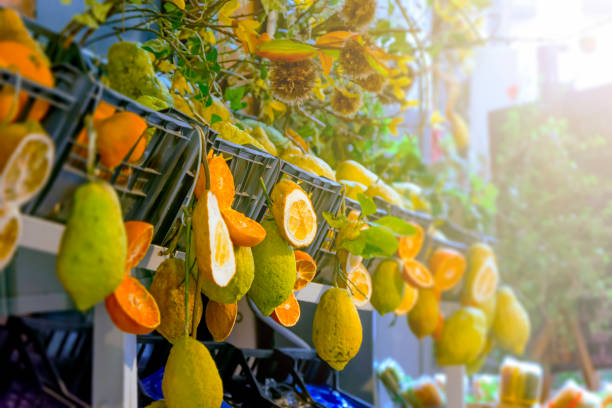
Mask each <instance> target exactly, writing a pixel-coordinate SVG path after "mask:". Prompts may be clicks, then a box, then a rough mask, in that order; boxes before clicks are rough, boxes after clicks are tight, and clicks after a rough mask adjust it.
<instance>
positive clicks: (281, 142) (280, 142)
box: [241, 119, 292, 154]
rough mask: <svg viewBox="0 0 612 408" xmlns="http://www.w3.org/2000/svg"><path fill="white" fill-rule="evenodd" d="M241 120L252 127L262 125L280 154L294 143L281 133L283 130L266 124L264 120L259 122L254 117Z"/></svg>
mask: <svg viewBox="0 0 612 408" xmlns="http://www.w3.org/2000/svg"><path fill="white" fill-rule="evenodd" d="M241 122H242V123H244V124H245V125H247V126H248V127H250V128H251V129H255V128H256V127H261V128H262V129H263V130H264V131H265V132H266V136H267V138H268V139H269V140H270V142H272V144H274V147H275V148H276V152H277V153H278V154H281V153H283V152H284V151H285V150H287V149H288V148H289V147H291V146H292V143H291V141H290V140H289V139H287V138H286V137H285V136H283V135H282V134H281V132H279V131H278V130H277V129H276V128H274V127H272V126H270V125H266V124H265V123H263V122H259V121H256V120H253V119H243V120H242V121H241Z"/></svg>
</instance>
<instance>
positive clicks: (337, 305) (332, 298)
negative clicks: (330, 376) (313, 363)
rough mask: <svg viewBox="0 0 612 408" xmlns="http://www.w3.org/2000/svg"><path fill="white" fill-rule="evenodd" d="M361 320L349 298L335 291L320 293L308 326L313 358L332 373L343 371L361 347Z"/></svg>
mask: <svg viewBox="0 0 612 408" xmlns="http://www.w3.org/2000/svg"><path fill="white" fill-rule="evenodd" d="M362 335H363V334H362V327H361V320H360V319H359V313H357V309H356V308H355V305H354V304H353V302H352V301H351V297H350V296H349V294H348V293H347V292H346V291H345V290H342V289H339V288H330V289H328V290H326V291H325V293H323V295H322V296H321V299H320V300H319V304H318V305H317V309H316V310H315V315H314V320H313V323H312V342H313V343H314V346H315V349H316V350H317V354H318V355H319V357H321V359H323V361H325V362H326V363H327V364H329V365H330V367H331V368H333V369H334V370H343V369H344V367H345V366H346V364H347V363H348V362H349V361H350V360H351V359H352V358H353V357H355V356H356V355H357V353H358V352H359V348H360V347H361V341H362V340H363V337H362Z"/></svg>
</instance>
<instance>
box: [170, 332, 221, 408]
mask: <svg viewBox="0 0 612 408" xmlns="http://www.w3.org/2000/svg"><path fill="white" fill-rule="evenodd" d="M162 392H163V394H164V399H165V401H166V405H167V406H168V408H219V407H220V406H221V403H222V402H223V383H222V382H221V377H220V376H219V371H218V370H217V366H216V364H215V361H214V360H213V359H212V356H211V355H210V352H209V351H208V349H207V348H206V346H204V345H203V344H202V343H200V342H199V341H197V340H194V339H192V338H191V337H186V336H185V337H181V338H180V339H178V340H177V341H176V343H174V345H173V346H172V349H171V350H170V355H169V356H168V361H167V362H166V368H165V370H164V378H163V379H162Z"/></svg>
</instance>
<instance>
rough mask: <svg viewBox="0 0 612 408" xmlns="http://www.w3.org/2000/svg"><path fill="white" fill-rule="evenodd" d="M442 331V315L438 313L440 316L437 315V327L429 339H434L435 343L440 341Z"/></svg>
mask: <svg viewBox="0 0 612 408" xmlns="http://www.w3.org/2000/svg"><path fill="white" fill-rule="evenodd" d="M443 329H444V315H443V314H442V312H440V314H439V315H438V325H437V326H436V329H435V330H434V332H433V333H432V334H431V338H432V339H434V340H435V341H440V339H441V338H442V330H443Z"/></svg>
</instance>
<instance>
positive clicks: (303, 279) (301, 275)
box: [293, 250, 317, 291]
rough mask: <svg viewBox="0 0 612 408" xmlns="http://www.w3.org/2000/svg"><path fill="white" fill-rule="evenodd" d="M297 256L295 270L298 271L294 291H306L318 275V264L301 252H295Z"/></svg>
mask: <svg viewBox="0 0 612 408" xmlns="http://www.w3.org/2000/svg"><path fill="white" fill-rule="evenodd" d="M293 253H294V254H295V269H296V270H297V278H296V280H295V284H294V285H293V290H294V291H298V290H301V289H304V288H305V287H306V285H308V284H309V283H310V282H312V280H313V279H314V277H315V275H316V274H317V264H316V263H315V261H314V259H312V256H310V255H309V254H308V253H306V252H304V251H300V250H295V251H293Z"/></svg>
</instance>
